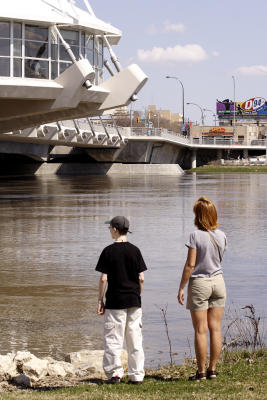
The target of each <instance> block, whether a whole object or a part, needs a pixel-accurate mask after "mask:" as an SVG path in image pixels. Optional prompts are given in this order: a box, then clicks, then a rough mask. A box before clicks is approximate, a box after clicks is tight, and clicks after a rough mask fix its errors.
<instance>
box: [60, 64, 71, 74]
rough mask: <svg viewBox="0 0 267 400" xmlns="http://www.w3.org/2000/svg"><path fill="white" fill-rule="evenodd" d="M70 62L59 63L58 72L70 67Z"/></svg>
mask: <svg viewBox="0 0 267 400" xmlns="http://www.w3.org/2000/svg"><path fill="white" fill-rule="evenodd" d="M71 66H72V64H70V63H60V64H59V73H60V74H62V72H64V71H65V70H66V69H67V68H69V67H71Z"/></svg>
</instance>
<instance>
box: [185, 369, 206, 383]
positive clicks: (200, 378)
mask: <svg viewBox="0 0 267 400" xmlns="http://www.w3.org/2000/svg"><path fill="white" fill-rule="evenodd" d="M188 380H189V381H205V380H206V374H205V372H198V371H197V372H196V375H193V376H189V378H188Z"/></svg>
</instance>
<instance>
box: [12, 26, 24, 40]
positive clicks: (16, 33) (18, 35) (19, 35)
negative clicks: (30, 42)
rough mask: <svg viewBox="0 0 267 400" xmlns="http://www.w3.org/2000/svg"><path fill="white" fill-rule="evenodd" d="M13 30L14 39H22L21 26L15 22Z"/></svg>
mask: <svg viewBox="0 0 267 400" xmlns="http://www.w3.org/2000/svg"><path fill="white" fill-rule="evenodd" d="M13 29H14V30H13V35H14V38H16V39H21V38H22V25H21V24H19V23H17V22H15V23H14V28H13Z"/></svg>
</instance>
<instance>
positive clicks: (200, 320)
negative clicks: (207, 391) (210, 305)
mask: <svg viewBox="0 0 267 400" xmlns="http://www.w3.org/2000/svg"><path fill="white" fill-rule="evenodd" d="M207 313H208V312H207V310H203V311H191V318H192V322H193V327H194V330H195V352H196V358H197V366H198V372H199V373H204V372H206V360H207V332H208V319H207Z"/></svg>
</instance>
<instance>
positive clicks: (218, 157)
mask: <svg viewBox="0 0 267 400" xmlns="http://www.w3.org/2000/svg"><path fill="white" fill-rule="evenodd" d="M217 159H218V160H221V159H222V149H218V151H217Z"/></svg>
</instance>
